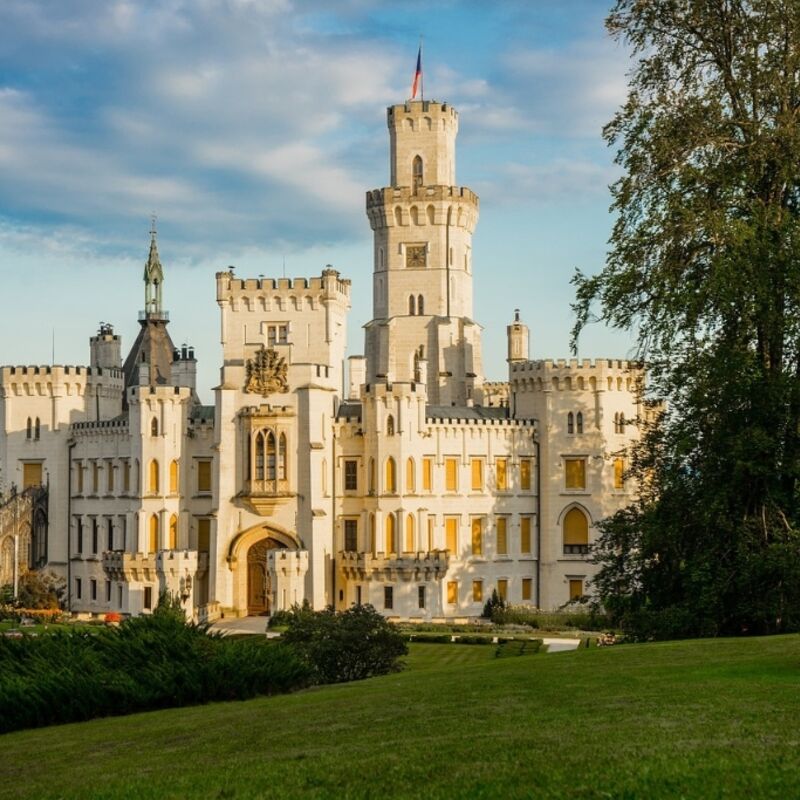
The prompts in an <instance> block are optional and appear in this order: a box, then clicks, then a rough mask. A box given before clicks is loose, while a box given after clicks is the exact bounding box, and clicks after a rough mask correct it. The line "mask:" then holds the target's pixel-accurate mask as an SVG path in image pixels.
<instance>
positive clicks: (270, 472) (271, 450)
mask: <svg viewBox="0 0 800 800" xmlns="http://www.w3.org/2000/svg"><path fill="white" fill-rule="evenodd" d="M267 480H268V481H274V480H275V434H274V433H273V432H272V431H267Z"/></svg>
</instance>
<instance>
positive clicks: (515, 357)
mask: <svg viewBox="0 0 800 800" xmlns="http://www.w3.org/2000/svg"><path fill="white" fill-rule="evenodd" d="M506 336H507V337H508V358H507V359H506V361H508V363H509V364H516V363H517V362H519V361H527V360H528V341H529V336H530V334H529V331H528V326H527V325H526V324H525V323H524V322H522V321H521V320H520V318H519V309H518V308H515V309H514V321H513V322H512V323H511V324H510V325H507V326H506Z"/></svg>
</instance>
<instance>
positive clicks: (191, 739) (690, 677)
mask: <svg viewBox="0 0 800 800" xmlns="http://www.w3.org/2000/svg"><path fill="white" fill-rule="evenodd" d="M493 653H494V648H493V647H468V646H460V647H459V646H454V645H417V646H413V647H412V652H411V656H410V658H409V667H410V668H409V669H408V670H407V671H406V672H404V673H401V674H397V675H391V676H386V677H382V678H374V679H372V680H369V681H364V682H361V683H354V684H347V685H340V686H329V687H325V688H321V689H317V690H312V691H306V692H301V693H298V694H294V695H287V696H281V697H273V698H262V699H258V700H251V701H247V702H243V703H225V704H216V705H211V706H202V707H195V708H183V709H175V710H170V711H158V712H152V713H148V714H137V715H135V716H130V717H118V718H110V719H105V720H95V721H92V722H86V723H80V724H75V725H65V726H61V727H57V728H47V729H43V730H35V731H23V732H18V733H12V734H8V735H6V736H3V737H0V752H2V754H3V757H2V761H1V762H0V764H2V766H0V797H2V798H7V797H9V798H10V797H31V798H51V797H65V798H73V797H74V798H78V797H80V798H84V797H99V798H114V797H137V798H184V797H202V798H251V797H319V798H328V797H337V798H338V797H371V798H383V797H425V798H451V797H460V798H481V797H486V798H488V797H503V798H509V797H552V798H556V797H558V798H576V797H578V798H588V797H597V798H663V797H670V798H672V797H674V798H678V797H687V798H695V797H700V798H706V797H708V798H723V797H725V798H729V797H746V798H748V800H754V798H764V797H775V798H787V797H796V796H797V792H798V790H797V775H798V770H800V730H798V726H797V719H798V716H799V715H800V637H798V636H783V637H773V638H763V639H748V640H742V639H739V640H730V639H728V640H712V641H708V640H706V641H688V642H667V643H657V644H647V645H627V646H623V647H616V648H608V649H590V650H585V649H583V650H578V651H575V652H572V653H560V654H557V655H540V656H534V657H531V658H503V659H497V658H494V657H493Z"/></svg>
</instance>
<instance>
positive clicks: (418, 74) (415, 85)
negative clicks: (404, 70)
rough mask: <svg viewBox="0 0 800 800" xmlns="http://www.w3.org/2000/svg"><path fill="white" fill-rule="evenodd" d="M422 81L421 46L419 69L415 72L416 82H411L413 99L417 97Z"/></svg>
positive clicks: (420, 49)
mask: <svg viewBox="0 0 800 800" xmlns="http://www.w3.org/2000/svg"><path fill="white" fill-rule="evenodd" d="M421 80H422V45H420V46H419V52H418V53H417V69H416V71H415V72H414V80H413V81H411V99H412V100H413V99H414V98H415V97H416V96H417V89H418V88H419V84H420V81H421Z"/></svg>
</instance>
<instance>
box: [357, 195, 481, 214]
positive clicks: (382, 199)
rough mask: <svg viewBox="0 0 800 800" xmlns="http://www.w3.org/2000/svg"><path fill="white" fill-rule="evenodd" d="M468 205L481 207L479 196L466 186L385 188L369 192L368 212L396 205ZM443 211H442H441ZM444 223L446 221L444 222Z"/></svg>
mask: <svg viewBox="0 0 800 800" xmlns="http://www.w3.org/2000/svg"><path fill="white" fill-rule="evenodd" d="M429 202H430V203H437V202H438V203H448V204H449V203H453V202H459V203H467V204H469V205H471V206H474V207H475V208H476V209H477V208H478V206H479V205H480V200H479V199H478V195H476V194H475V192H473V191H472V189H468V188H467V187H466V186H420V187H418V188H417V189H412V188H411V187H410V186H384V187H383V188H382V189H372V190H371V191H369V192H367V211H370V209H372V208H384V207H385V206H390V205H392V204H395V203H404V204H419V203H423V204H424V203H429ZM440 211H441V209H440ZM442 221H444V220H442Z"/></svg>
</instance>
